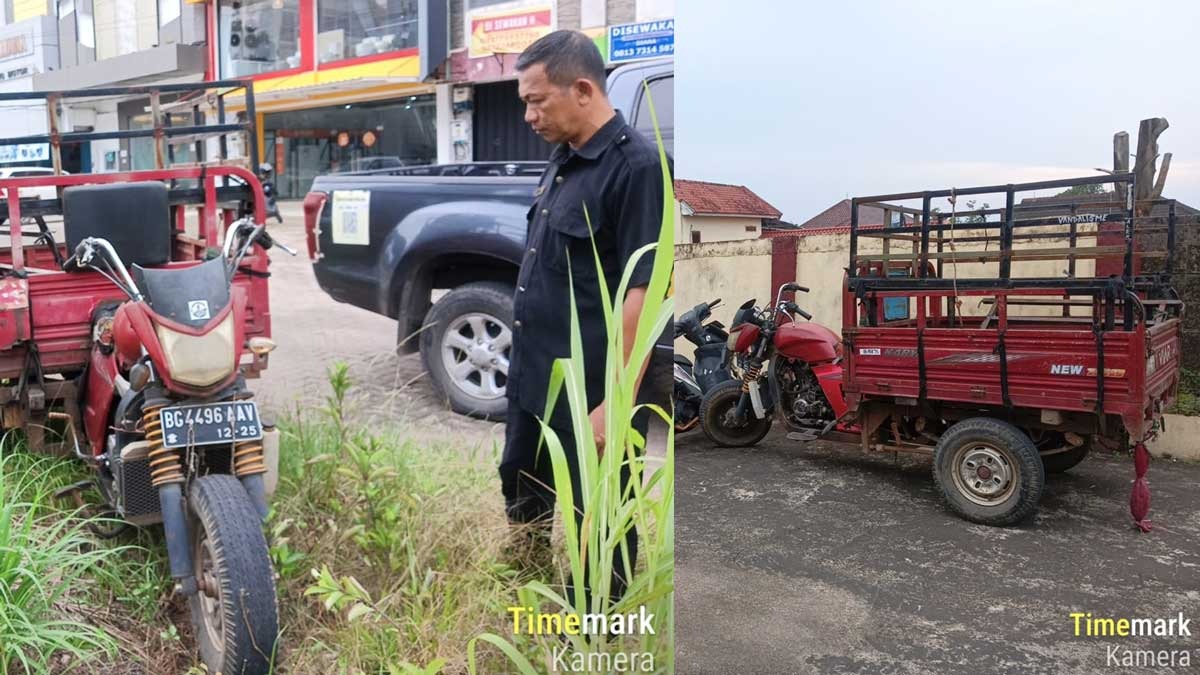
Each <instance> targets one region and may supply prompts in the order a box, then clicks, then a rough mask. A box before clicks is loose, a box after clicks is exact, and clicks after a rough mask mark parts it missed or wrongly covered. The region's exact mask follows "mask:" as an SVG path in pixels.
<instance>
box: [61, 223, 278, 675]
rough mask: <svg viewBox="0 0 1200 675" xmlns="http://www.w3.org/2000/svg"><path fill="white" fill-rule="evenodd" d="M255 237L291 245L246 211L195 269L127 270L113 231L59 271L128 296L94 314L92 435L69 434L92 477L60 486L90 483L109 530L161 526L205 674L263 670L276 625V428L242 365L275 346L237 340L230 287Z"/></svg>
mask: <svg viewBox="0 0 1200 675" xmlns="http://www.w3.org/2000/svg"><path fill="white" fill-rule="evenodd" d="M256 246H261V247H262V248H263V249H267V248H270V247H272V246H279V247H280V248H281V249H284V250H285V251H287V252H289V253H291V254H292V255H295V252H294V251H291V250H290V249H288V248H287V247H286V246H283V245H281V244H277V243H276V242H274V241H273V240H272V239H271V237H270V236H269V235H268V234H267V232H266V230H265V229H264V226H263V225H261V224H258V225H256V224H255V223H254V222H253V221H251V220H249V219H243V220H239V221H237V222H235V223H233V224H231V225H230V227H229V228H228V231H227V234H226V240H225V242H224V246H223V253H224V255H222V256H220V257H214V258H212V259H210V260H208V261H206V262H202V263H199V264H197V265H193V266H189V267H182V268H173V269H172V268H167V269H145V268H142V267H139V266H138V265H133V266H132V274H131V273H130V270H129V269H128V268H127V267H126V264H125V263H124V262H123V261H122V260H121V258H120V256H119V255H118V254H117V252H116V250H115V249H114V247H113V246H112V244H110V243H109V241H108V240H106V239H103V238H99V237H87V238H85V239H83V240H82V241H81V242H80V244H79V245H78V246H77V247H76V249H75V252H74V255H73V256H72V257H71V258H69V259H68V260H67V261H66V264H65V265H64V267H63V269H64V270H65V271H68V272H70V271H74V270H77V269H80V268H88V269H91V270H94V271H96V272H98V273H100V274H101V275H102V276H104V277H105V278H107V279H108V280H109V281H111V282H112V283H114V284H115V285H117V286H118V287H119V288H120V289H121V290H122V291H123V292H124V293H125V295H126V296H127V297H128V300H126V301H121V302H112V303H106V304H102V305H100V306H99V307H98V308H97V310H96V312H95V314H94V316H93V319H92V326H93V328H92V330H93V335H94V336H95V339H94V346H93V347H92V352H91V356H90V360H89V363H88V367H87V371H86V372H85V374H84V375H83V376H82V379H83V380H84V382H85V383H86V386H85V388H84V401H83V405H84V415H83V417H84V425H83V426H84V431H85V433H86V439H85V440H84V442H82V443H81V442H80V439H79V438H75V454H76V456H77V457H79V458H80V459H81V460H83V461H84V462H86V463H87V465H88V466H89V467H90V468H91V469H92V470H93V472H94V473H95V476H94V478H93V479H92V480H89V481H85V482H84V483H81V484H78V485H75V486H71V487H70V488H68V489H66V490H64V491H63V492H62V494H64V495H65V494H69V493H71V492H72V491H74V492H75V493H76V494H78V492H79V490H81V489H83V488H87V487H90V486H92V485H95V486H96V487H97V488H98V489H99V491H100V493H101V495H102V497H103V499H104V501H105V507H104V508H106V509H107V510H108V511H109V512H110V513H112V514H113V515H115V516H116V517H117V518H118V519H119V520H120V521H121V524H120V525H118V527H117V529H115V530H113V531H109V532H106V533H105V534H106V535H107V536H112V535H115V534H116V533H117V532H118V531H119V530H120V529H123V528H124V527H128V525H129V524H132V525H138V526H146V525H151V524H155V523H158V522H161V523H162V525H163V530H164V533H165V535H166V536H165V538H166V546H167V558H168V561H169V564H170V570H171V576H172V577H173V578H174V580H175V583H176V587H175V591H176V593H178V594H180V595H182V596H183V597H184V598H186V599H187V602H188V605H189V607H190V610H191V617H192V623H193V627H194V631H195V636H196V642H197V644H198V646H199V651H200V657H201V660H202V661H203V662H204V664H205V665H206V666H207V667H208V670H209V671H210V672H225V673H255V674H265V673H267V672H268V671H269V669H270V662H271V659H272V656H273V654H274V645H275V640H276V636H277V634H278V632H279V631H278V616H277V610H276V596H275V575H274V571H273V570H272V568H271V559H270V555H269V553H268V549H267V542H266V539H265V537H264V536H263V531H262V523H263V521H264V520H265V519H266V517H267V488H266V480H265V476H266V475H267V474H268V472H271V473H274V469H273V467H272V466H271V464H272V462H271V457H276V458H277V454H276V453H277V448H278V442H279V441H278V433H279V432H278V431H276V430H274V429H273V428H270V427H269V426H268V425H267V424H266V423H265V422H264V421H263V419H262V418H261V417H260V415H259V410H258V405H257V403H255V402H254V400H253V396H254V394H253V392H251V391H250V390H249V389H248V388H247V386H246V380H245V378H244V377H243V375H242V373H241V368H240V367H239V362H240V356H241V354H242V350H243V346H244V345H245V346H246V347H247V348H248V349H249V351H250V353H251V354H252V355H253V357H254V358H260V359H261V358H266V354H267V353H268V352H270V351H271V350H272V349H274V347H275V345H274V343H273V342H272V341H271V340H270V339H268V338H265V337H255V338H250V339H249V340H247V339H246V338H245V336H244V335H243V333H244V325H245V321H246V319H245V315H246V311H247V308H246V301H247V297H246V295H245V294H244V293H240V292H238V291H237V289H235V288H234V287H233V278H234V276H235V274H236V273H237V271H238V269H239V266H240V265H241V263H242V260H243V258H245V256H246V255H247V253H248V252H249V251H250V250H251V249H253V248H254V247H256ZM265 447H266V448H270V447H273V448H275V449H276V453H273V452H267V451H265ZM84 448H91V450H92V451H91V452H85V450H84Z"/></svg>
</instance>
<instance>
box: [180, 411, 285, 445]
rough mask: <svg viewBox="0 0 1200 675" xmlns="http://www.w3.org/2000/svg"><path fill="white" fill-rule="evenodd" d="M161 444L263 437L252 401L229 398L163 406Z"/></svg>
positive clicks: (187, 443)
mask: <svg viewBox="0 0 1200 675" xmlns="http://www.w3.org/2000/svg"><path fill="white" fill-rule="evenodd" d="M159 419H160V420H162V430H163V446H164V447H168V448H183V447H187V446H192V445H213V444H215V443H236V442H240V441H257V440H259V439H260V438H262V437H263V430H262V422H260V421H259V419H258V404H257V403H255V402H254V401H229V402H226V403H204V404H200V405H181V406H174V407H171V408H163V409H162V410H161V411H160V412H159Z"/></svg>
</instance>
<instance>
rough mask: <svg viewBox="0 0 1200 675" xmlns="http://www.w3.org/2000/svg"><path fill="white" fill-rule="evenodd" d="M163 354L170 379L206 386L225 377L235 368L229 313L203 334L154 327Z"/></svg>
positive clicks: (235, 356)
mask: <svg viewBox="0 0 1200 675" xmlns="http://www.w3.org/2000/svg"><path fill="white" fill-rule="evenodd" d="M155 331H156V332H157V333H158V342H159V344H160V345H162V349H163V353H164V354H166V359H167V370H168V371H169V372H170V376H171V379H173V380H176V381H178V382H181V383H183V384H188V385H191V386H193V387H207V386H209V385H212V384H216V383H218V382H220V381H221V380H224V379H225V378H227V377H229V376H230V375H231V374H232V373H233V370H234V368H236V367H237V356H238V354H237V352H238V350H237V349H236V345H234V343H233V313H232V312H230V313H229V315H228V316H226V317H225V319H224V320H223V321H221V323H220V324H218V325H217V327H216V328H214V329H213V330H212V331H211V332H209V333H206V334H204V335H187V334H185V333H178V332H176V331H173V330H171V329H169V328H164V327H162V326H160V325H156V326H155Z"/></svg>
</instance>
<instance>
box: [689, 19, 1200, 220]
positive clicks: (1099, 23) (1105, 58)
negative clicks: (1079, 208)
mask: <svg viewBox="0 0 1200 675" xmlns="http://www.w3.org/2000/svg"><path fill="white" fill-rule="evenodd" d="M677 13H678V20H677V22H676V25H677V27H678V34H679V36H680V37H679V40H678V43H679V44H678V47H677V51H676V59H675V62H676V91H675V109H676V114H675V123H676V155H675V157H676V168H677V176H678V177H679V178H689V179H698V180H710V181H716V182H723V183H735V184H743V185H746V186H748V187H750V188H751V189H753V190H754V191H755V192H757V193H758V194H759V195H760V196H762V197H763V198H765V199H766V200H767V201H769V202H771V203H772V204H774V205H775V206H776V207H778V208H779V209H780V210H782V211H783V214H784V215H783V217H784V219H786V220H789V221H792V222H796V223H800V222H803V221H805V220H807V219H809V218H811V217H812V216H814V215H816V214H817V213H819V212H820V211H822V210H824V209H825V208H827V207H828V206H830V205H832V204H833V203H834V202H836V201H838V200H840V199H842V198H844V197H849V196H856V195H868V194H879V193H883V192H894V191H910V190H921V189H937V188H949V187H952V186H967V185H981V184H989V183H1008V182H1019V181H1024V180H1040V179H1048V178H1068V177H1073V176H1077V175H1096V172H1095V171H1093V167H1103V168H1111V166H1112V135H1113V133H1114V132H1116V131H1120V130H1125V131H1128V132H1129V134H1130V146H1131V151H1132V152H1136V149H1137V129H1138V121H1139V120H1141V119H1142V118H1145V117H1165V118H1167V120H1168V121H1169V122H1170V124H1171V127H1170V128H1169V129H1168V130H1167V131H1166V132H1164V133H1163V134H1162V136H1160V137H1159V151H1160V152H1171V153H1173V154H1174V157H1173V158H1172V160H1171V162H1172V163H1171V169H1170V173H1169V176H1168V180H1167V189H1166V196H1169V197H1174V198H1176V199H1179V200H1180V201H1183V202H1186V203H1188V204H1190V205H1192V206H1196V207H1200V2H1191V1H1187V0H1177V1H1173V2H1130V1H1125V2H1086V3H1085V2H1066V1H1056V2H1003V3H1002V2H975V1H972V2H963V1H959V2H950V1H947V2H912V1H906V2H847V3H837V2H782V1H780V0H737V1H736V2H731V1H730V0H680V2H679V4H678V12H677ZM1001 201H1002V199H1001ZM992 205H993V206H995V205H996V203H995V200H993V204H992Z"/></svg>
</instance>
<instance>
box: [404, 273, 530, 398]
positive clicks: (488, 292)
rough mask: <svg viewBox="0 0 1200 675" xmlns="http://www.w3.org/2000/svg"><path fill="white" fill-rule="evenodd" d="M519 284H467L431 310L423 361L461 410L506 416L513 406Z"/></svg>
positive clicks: (442, 391)
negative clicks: (510, 383) (507, 394)
mask: <svg viewBox="0 0 1200 675" xmlns="http://www.w3.org/2000/svg"><path fill="white" fill-rule="evenodd" d="M514 290H515V289H514V288H513V287H512V286H511V285H509V284H505V283H501V282H498V281H477V282H473V283H470V284H464V285H462V286H459V287H458V288H455V289H454V290H452V291H450V292H449V293H447V294H446V295H444V296H442V298H441V299H440V300H438V301H437V303H435V304H434V305H433V307H431V308H430V309H429V312H428V313H427V314H426V315H425V321H424V325H425V328H424V329H423V330H422V331H421V363H422V364H423V365H424V366H425V371H426V372H427V373H429V379H430V383H431V384H432V385H433V386H434V388H435V389H436V390H437V393H438V394H439V395H440V396H441V397H442V399H443V400H445V401H446V402H447V403H449V405H450V408H451V410H453V411H454V412H456V413H461V414H463V415H473V416H476V417H483V418H485V419H503V418H504V415H505V413H506V411H507V410H508V400H507V399H506V398H505V389H506V387H507V386H508V367H509V358H510V355H511V352H512V344H513V329H512V325H513V319H512V316H513V293H514Z"/></svg>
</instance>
